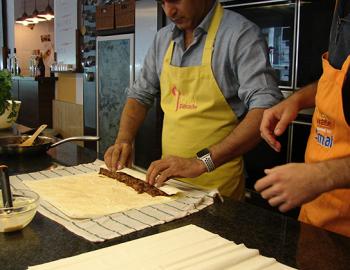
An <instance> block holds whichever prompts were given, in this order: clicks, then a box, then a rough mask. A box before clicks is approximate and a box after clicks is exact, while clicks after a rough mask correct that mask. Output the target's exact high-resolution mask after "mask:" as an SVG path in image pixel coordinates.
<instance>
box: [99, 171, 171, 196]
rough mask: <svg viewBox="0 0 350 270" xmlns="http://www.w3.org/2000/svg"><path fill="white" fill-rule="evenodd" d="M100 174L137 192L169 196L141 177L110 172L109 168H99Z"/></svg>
mask: <svg viewBox="0 0 350 270" xmlns="http://www.w3.org/2000/svg"><path fill="white" fill-rule="evenodd" d="M100 174H103V175H106V176H108V177H110V178H113V179H116V180H118V181H119V182H122V183H124V184H126V185H128V186H129V187H132V188H133V189H135V190H136V191H137V193H144V192H146V193H148V194H149V195H151V196H152V197H154V196H169V195H168V194H166V193H165V192H164V191H161V190H160V189H158V188H156V187H155V186H152V185H150V184H148V183H146V182H145V181H142V180H141V179H138V178H135V177H133V176H131V175H128V174H126V173H123V172H111V171H110V170H107V169H104V168H100Z"/></svg>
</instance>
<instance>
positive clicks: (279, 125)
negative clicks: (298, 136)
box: [273, 113, 292, 136]
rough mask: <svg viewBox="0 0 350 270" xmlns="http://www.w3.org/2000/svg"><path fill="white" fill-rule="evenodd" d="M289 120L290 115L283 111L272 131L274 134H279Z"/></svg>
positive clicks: (285, 127)
mask: <svg viewBox="0 0 350 270" xmlns="http://www.w3.org/2000/svg"><path fill="white" fill-rule="evenodd" d="M291 122H292V120H291V119H290V115H289V114H287V113H283V114H282V116H281V119H280V120H279V121H278V122H277V124H276V127H275V130H274V131H273V133H274V134H275V135H276V136H281V135H282V134H283V132H284V131H285V130H286V129H287V127H288V125H289V124H290V123H291Z"/></svg>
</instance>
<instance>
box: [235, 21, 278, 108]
mask: <svg viewBox="0 0 350 270" xmlns="http://www.w3.org/2000/svg"><path fill="white" fill-rule="evenodd" d="M232 52H234V53H233V55H232V56H233V67H234V69H235V72H236V73H237V78H238V84H239V89H238V96H239V98H240V99H241V100H242V101H243V102H244V104H245V106H246V107H247V108H248V110H251V109H254V108H269V107H271V106H273V105H275V104H277V103H278V102H280V101H281V100H282V99H283V95H282V93H281V91H280V89H279V88H278V85H277V80H276V74H275V71H274V69H273V68H272V67H271V65H270V63H269V58H268V54H267V45H266V42H265V39H264V37H263V36H262V34H261V32H260V30H259V28H258V27H257V26H255V25H251V24H250V25H249V27H247V28H243V30H242V32H241V33H240V35H239V38H238V39H237V42H236V43H235V46H234V49H233V51H232Z"/></svg>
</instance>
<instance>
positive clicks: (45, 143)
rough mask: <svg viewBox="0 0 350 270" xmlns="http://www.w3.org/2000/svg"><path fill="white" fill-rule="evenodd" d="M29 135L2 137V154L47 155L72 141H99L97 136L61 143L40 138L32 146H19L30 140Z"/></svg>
mask: <svg viewBox="0 0 350 270" xmlns="http://www.w3.org/2000/svg"><path fill="white" fill-rule="evenodd" d="M30 137H31V136H29V135H21V136H8V137H0V154H12V155H13V154H38V153H45V152H46V151H47V150H49V149H50V148H53V147H56V146H58V145H60V144H63V143H66V142H71V141H98V140H99V139H100V137H97V136H77V137H69V138H66V139H63V140H60V141H56V140H55V139H53V138H49V137H45V136H38V137H37V139H36V140H35V141H34V143H33V145H31V146H20V145H19V144H20V143H22V142H24V141H25V140H27V139H29V138H30Z"/></svg>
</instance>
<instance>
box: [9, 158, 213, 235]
mask: <svg viewBox="0 0 350 270" xmlns="http://www.w3.org/2000/svg"><path fill="white" fill-rule="evenodd" d="M103 164H104V162H103V161H101V160H96V161H95V162H93V163H87V164H80V165H78V166H73V167H58V168H55V169H51V170H45V171H38V172H34V173H28V174H21V175H14V176H10V182H11V186H12V189H14V190H16V189H29V188H28V187H27V186H26V185H25V184H24V183H23V181H29V180H30V181H36V180H42V179H48V178H57V177H63V176H70V175H78V174H85V173H91V172H97V171H99V168H100V166H101V165H103ZM170 181H171V182H172V184H173V185H175V186H176V187H177V188H179V189H182V190H183V191H184V194H185V196H181V197H179V198H178V199H176V200H173V201H170V202H167V203H163V204H156V205H150V206H146V207H142V208H138V209H130V210H127V211H124V212H117V213H113V214H109V215H104V216H99V217H95V218H89V219H73V218H70V217H68V216H66V215H65V214H64V213H63V212H62V211H60V210H59V209H58V208H57V207H55V206H54V205H52V204H50V203H49V202H47V201H45V200H44V199H41V201H40V206H39V208H38V211H39V212H40V213H41V214H43V215H44V216H46V217H48V218H50V219H52V220H54V221H56V222H57V223H59V224H61V225H63V226H64V227H65V228H67V229H68V230H69V231H71V232H73V233H75V234H77V235H79V236H81V237H83V238H85V239H87V240H89V241H92V242H102V241H105V240H108V239H112V238H116V237H119V236H122V235H126V234H128V233H131V232H135V231H139V230H142V229H145V228H148V227H152V226H155V225H159V224H163V223H165V222H169V221H172V220H175V219H178V218H182V217H185V216H187V215H190V214H192V213H195V212H198V211H200V210H201V209H203V208H205V207H207V206H209V205H211V204H213V202H214V197H215V195H217V192H216V191H212V192H209V191H203V190H198V189H196V188H194V187H192V186H189V185H188V184H185V183H182V182H179V181H175V180H170Z"/></svg>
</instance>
